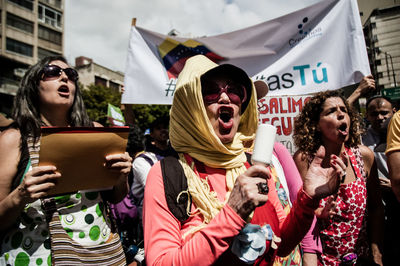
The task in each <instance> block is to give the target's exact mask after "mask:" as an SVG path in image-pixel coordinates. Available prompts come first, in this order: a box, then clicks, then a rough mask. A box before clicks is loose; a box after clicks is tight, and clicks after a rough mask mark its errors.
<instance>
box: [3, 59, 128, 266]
mask: <svg viewBox="0 0 400 266" xmlns="http://www.w3.org/2000/svg"><path fill="white" fill-rule="evenodd" d="M13 120H14V121H15V123H13V124H12V125H11V126H10V127H9V128H8V129H7V130H5V131H3V132H2V133H1V135H0V147H1V149H0V169H1V171H0V221H1V224H0V233H1V244H0V247H1V253H0V255H1V257H0V264H2V265H6V264H7V265H21V263H23V265H41V264H42V263H45V262H47V263H48V265H50V263H51V262H52V260H53V263H57V262H59V263H61V262H60V261H57V260H58V259H59V258H57V257H56V256H55V254H56V252H55V251H54V249H56V246H55V244H53V242H54V240H55V239H56V238H55V237H54V238H53V236H54V234H53V233H52V229H51V228H52V227H51V226H55V225H54V224H57V225H59V226H60V227H59V228H58V229H64V230H60V231H59V232H58V236H60V235H62V236H63V237H64V240H66V241H67V242H70V243H72V244H73V245H75V250H74V252H75V251H77V249H79V248H80V247H82V248H83V249H84V248H85V247H95V249H96V250H97V251H96V252H97V253H98V254H97V256H98V257H99V258H101V260H103V261H97V264H102V263H106V264H107V265H110V264H113V263H115V264H124V263H125V258H124V255H123V252H122V248H121V245H120V243H119V238H118V236H116V234H113V233H112V232H111V225H110V222H109V220H108V219H107V216H106V215H105V214H104V202H103V199H105V200H109V201H110V202H118V201H120V200H121V199H122V198H123V197H124V196H125V194H126V193H127V191H128V186H127V176H128V173H129V172H130V169H131V161H132V159H131V158H130V157H129V155H128V154H127V153H124V154H114V155H109V156H106V158H105V160H106V161H107V165H108V167H109V168H110V170H114V171H115V170H117V171H119V172H120V177H119V178H118V181H117V184H116V185H115V186H114V187H113V189H112V190H110V191H106V192H104V193H102V195H100V193H99V192H96V191H91V192H88V191H79V192H77V193H74V194H69V195H62V196H57V197H53V198H49V199H44V198H45V197H46V196H48V191H49V189H51V188H53V187H54V186H55V184H56V183H57V179H58V178H60V176H61V174H60V173H59V172H58V171H57V169H56V167H55V166H36V165H37V163H38V160H39V158H38V157H39V150H40V133H41V127H42V126H58V127H80V126H86V127H93V126H101V125H100V124H98V123H96V122H92V121H90V119H89V117H88V115H87V113H86V110H85V107H84V104H83V100H82V96H81V92H80V89H79V87H78V73H77V72H76V71H75V70H74V69H73V68H71V67H70V66H69V65H68V64H67V61H66V60H65V58H64V57H61V56H51V57H46V58H44V59H42V60H41V61H40V62H38V63H37V64H35V65H33V66H32V67H31V68H30V69H28V71H27V72H26V74H25V76H24V77H23V79H22V81H21V86H20V88H19V90H18V92H17V95H16V97H15V102H14V111H13ZM82 178H85V177H84V176H83V177H82ZM46 204H50V205H46ZM46 206H54V209H53V210H52V211H53V212H52V213H53V215H50V217H49V216H48V214H49V213H51V212H49V210H48V207H46ZM54 214H55V215H54ZM107 245H108V246H107ZM110 245H111V246H113V247H114V248H115V249H114V250H117V251H118V252H115V254H112V255H110V256H107V255H106V256H105V257H104V256H103V255H104V254H105V253H104V252H105V250H106V249H107V248H112V247H111V246H110ZM77 247H78V248H77ZM103 251H104V252H103ZM57 252H58V254H61V255H63V254H64V253H65V254H66V256H65V258H63V259H65V260H64V263H66V264H74V263H89V262H91V260H92V259H93V257H88V258H87V260H88V261H79V258H78V257H79V256H78V255H76V256H75V255H73V254H72V253H69V251H68V252H66V251H65V250H63V248H61V249H59V250H58V251H57ZM77 252H78V253H79V250H78V251H77ZM83 253H86V252H85V251H84V252H83ZM103 253H104V254H103ZM74 254H75V253H74ZM65 261H67V262H65Z"/></svg>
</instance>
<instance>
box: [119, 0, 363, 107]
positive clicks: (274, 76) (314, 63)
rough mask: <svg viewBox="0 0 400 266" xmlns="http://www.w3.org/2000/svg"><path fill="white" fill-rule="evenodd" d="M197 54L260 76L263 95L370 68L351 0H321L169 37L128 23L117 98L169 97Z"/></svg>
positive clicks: (343, 78)
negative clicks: (222, 29)
mask: <svg viewBox="0 0 400 266" xmlns="http://www.w3.org/2000/svg"><path fill="white" fill-rule="evenodd" d="M197 54H204V55H206V56H208V57H209V58H210V59H211V60H213V61H215V62H217V63H218V64H223V63H229V64H233V65H236V66H238V67H241V68H243V69H244V70H245V71H246V72H247V73H248V75H249V76H251V77H252V78H253V79H254V80H255V79H261V80H264V81H265V82H267V83H268V85H269V88H270V90H269V93H268V97H271V96H273V97H278V96H279V97H281V96H284V95H290V96H299V95H306V94H309V93H315V92H318V91H324V90H332V89H338V88H341V87H344V86H348V85H351V84H354V83H357V82H359V81H360V80H361V79H362V77H363V76H365V75H367V74H369V73H370V69H369V62H368V56H367V50H366V46H365V41H364V35H363V31H362V25H361V20H360V16H359V12H358V6H357V1H356V0H325V1H321V2H318V3H317V4H315V5H312V6H309V7H306V8H304V9H301V10H298V11H296V12H293V13H290V14H288V15H285V16H282V17H279V18H276V19H273V20H270V21H266V22H263V23H261V24H258V25H255V26H252V27H249V28H245V29H242V30H237V31H234V32H229V33H225V34H221V35H217V36H210V37H201V38H177V37H171V36H166V35H163V34H159V33H156V32H152V31H149V30H146V29H143V28H140V27H134V26H133V27H132V28H131V33H130V42H129V47H128V57H127V64H126V71H125V91H124V93H123V95H122V103H125V104H171V103H172V98H173V95H174V90H175V84H176V79H177V76H178V74H179V72H180V71H181V69H182V67H183V65H184V63H185V62H186V60H187V59H188V58H189V57H191V56H193V55H197ZM278 102H286V100H285V99H281V100H280V101H278ZM281 105H282V104H281ZM291 106H292V105H290V106H286V108H287V109H288V110H289V109H290V110H292V109H293V108H291ZM289 107H290V108H289ZM281 109H282V110H283V109H284V108H281ZM285 110H286V109H285Z"/></svg>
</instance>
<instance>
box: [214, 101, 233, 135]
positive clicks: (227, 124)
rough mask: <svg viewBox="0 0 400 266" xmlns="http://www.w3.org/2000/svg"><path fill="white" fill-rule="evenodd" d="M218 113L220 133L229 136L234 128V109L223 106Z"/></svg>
mask: <svg viewBox="0 0 400 266" xmlns="http://www.w3.org/2000/svg"><path fill="white" fill-rule="evenodd" d="M218 113H219V117H218V122H219V129H220V133H221V134H228V133H229V132H230V131H231V129H232V126H233V119H232V118H233V108H232V107H229V106H221V107H220V108H219V112H218Z"/></svg>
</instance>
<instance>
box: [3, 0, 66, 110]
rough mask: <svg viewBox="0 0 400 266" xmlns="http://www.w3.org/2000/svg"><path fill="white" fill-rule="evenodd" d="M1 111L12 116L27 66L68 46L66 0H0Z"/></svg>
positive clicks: (56, 53) (58, 52) (57, 53)
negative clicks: (65, 39)
mask: <svg viewBox="0 0 400 266" xmlns="http://www.w3.org/2000/svg"><path fill="white" fill-rule="evenodd" d="M0 26H1V35H0V112H2V113H5V114H7V115H9V114H10V113H11V108H12V100H13V97H14V96H15V94H16V92H17V89H18V85H19V82H20V80H21V78H22V76H23V75H24V73H25V71H26V69H27V68H28V67H29V66H30V65H33V64H35V63H36V62H37V61H38V60H40V59H41V58H43V57H45V56H48V55H61V54H62V53H63V49H64V41H63V40H64V0H0Z"/></svg>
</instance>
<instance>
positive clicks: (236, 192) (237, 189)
mask: <svg viewBox="0 0 400 266" xmlns="http://www.w3.org/2000/svg"><path fill="white" fill-rule="evenodd" d="M269 177H270V174H269V171H268V168H267V167H265V166H263V165H253V166H251V167H250V168H249V169H247V171H246V172H244V173H243V174H241V175H240V176H239V177H238V178H237V179H236V182H235V185H234V187H233V189H232V192H231V195H230V197H229V199H228V203H227V204H228V205H229V206H230V207H231V208H232V209H233V210H234V211H236V212H237V213H238V214H239V215H240V217H242V219H243V220H246V219H247V218H248V216H249V215H250V213H251V212H252V211H254V209H255V208H256V207H258V206H261V205H263V204H264V203H265V202H267V200H268V195H266V194H261V193H260V191H259V187H260V185H258V184H259V183H265V184H267V179H268V178H269Z"/></svg>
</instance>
